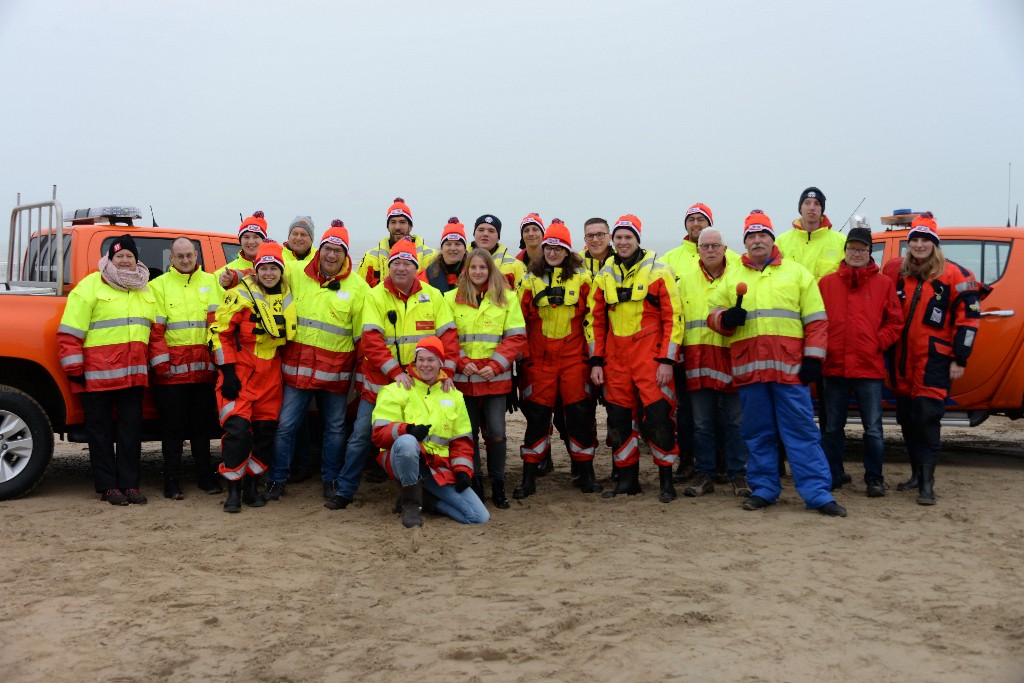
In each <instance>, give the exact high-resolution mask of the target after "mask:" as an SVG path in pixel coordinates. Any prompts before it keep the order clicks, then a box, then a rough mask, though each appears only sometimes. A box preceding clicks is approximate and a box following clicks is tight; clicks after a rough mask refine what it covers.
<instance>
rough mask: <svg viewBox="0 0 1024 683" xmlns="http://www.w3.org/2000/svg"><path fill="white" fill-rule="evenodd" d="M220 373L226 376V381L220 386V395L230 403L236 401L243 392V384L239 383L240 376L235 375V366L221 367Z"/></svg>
mask: <svg viewBox="0 0 1024 683" xmlns="http://www.w3.org/2000/svg"><path fill="white" fill-rule="evenodd" d="M220 372H221V374H222V375H223V376H224V381H223V382H221V385H220V395H221V396H223V397H224V398H225V399H227V400H228V401H234V400H235V399H236V398H238V393H239V392H240V391H242V383H241V382H239V381H238V375H237V374H235V364H234V363H225V364H224V365H221V366H220Z"/></svg>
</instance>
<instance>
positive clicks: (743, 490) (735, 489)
mask: <svg viewBox="0 0 1024 683" xmlns="http://www.w3.org/2000/svg"><path fill="white" fill-rule="evenodd" d="M751 493H752V492H751V490H750V484H748V483H747V475H745V474H737V475H736V477H735V478H734V479H733V480H732V495H734V496H740V497H742V498H746V497H747V496H749V495H750V494H751Z"/></svg>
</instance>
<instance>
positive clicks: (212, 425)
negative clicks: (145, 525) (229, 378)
mask: <svg viewBox="0 0 1024 683" xmlns="http://www.w3.org/2000/svg"><path fill="white" fill-rule="evenodd" d="M213 392H214V385H213V384H212V383H210V382H204V383H198V384H156V385H154V386H153V398H154V400H155V401H156V407H157V410H158V411H160V438H161V444H160V445H161V450H162V451H163V455H164V474H165V476H170V478H172V479H177V478H178V477H180V476H181V454H182V442H183V441H185V440H186V439H187V440H188V442H189V446H190V447H191V450H192V457H193V459H194V460H195V464H196V468H197V472H196V474H197V476H198V475H199V473H200V472H199V468H203V469H204V472H205V470H209V469H210V439H211V437H212V438H217V436H219V435H220V423H219V422H218V420H217V399H216V396H214V393H213Z"/></svg>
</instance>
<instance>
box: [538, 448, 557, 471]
mask: <svg viewBox="0 0 1024 683" xmlns="http://www.w3.org/2000/svg"><path fill="white" fill-rule="evenodd" d="M554 469H555V462H554V460H552V459H551V452H550V451H548V454H547V455H545V456H544V459H543V460H541V461H540V462H539V463H538V464H537V476H538V477H543V476H544V475H545V474H547V473H548V472H553V471H554Z"/></svg>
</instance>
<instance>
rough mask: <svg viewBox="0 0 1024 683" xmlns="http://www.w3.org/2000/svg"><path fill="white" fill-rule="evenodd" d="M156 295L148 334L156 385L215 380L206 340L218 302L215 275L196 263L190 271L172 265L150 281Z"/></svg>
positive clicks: (150, 359) (150, 362)
mask: <svg viewBox="0 0 1024 683" xmlns="http://www.w3.org/2000/svg"><path fill="white" fill-rule="evenodd" d="M149 288H150V289H151V290H153V295H154V297H155V298H156V320H155V322H154V323H153V327H152V329H151V330H150V333H149V365H150V367H151V368H153V372H154V375H155V379H156V382H157V384H195V383H199V382H208V383H212V382H215V381H216V380H217V368H216V367H214V365H213V357H212V356H211V355H210V347H209V345H208V344H207V343H206V342H207V332H206V330H207V326H208V324H209V321H211V320H212V318H213V315H214V314H215V313H216V311H217V306H218V305H219V304H220V299H219V292H220V288H219V287H218V286H217V278H216V276H215V275H213V274H212V273H206V272H203V269H202V266H197V267H196V269H195V270H194V271H193V272H191V273H181V272H178V271H177V270H175V269H174V268H173V267H171V268H168V270H167V272H166V273H164V274H163V275H161V276H159V277H157V278H155V279H153V280H152V281H151V282H150V283H149Z"/></svg>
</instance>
